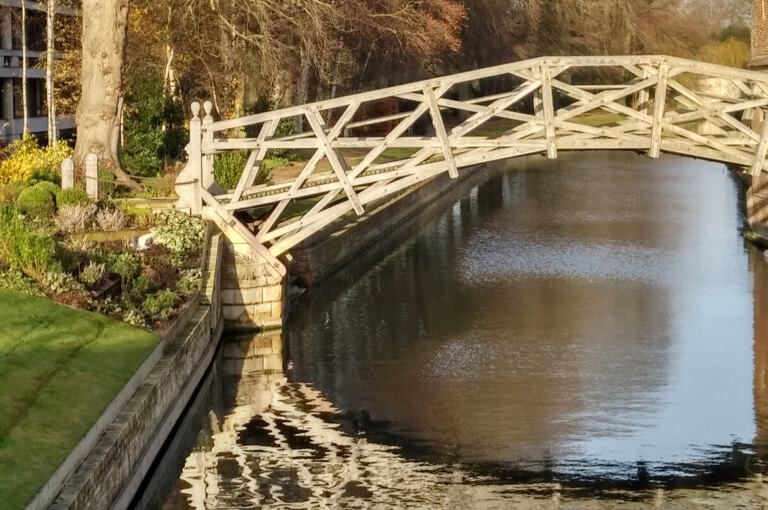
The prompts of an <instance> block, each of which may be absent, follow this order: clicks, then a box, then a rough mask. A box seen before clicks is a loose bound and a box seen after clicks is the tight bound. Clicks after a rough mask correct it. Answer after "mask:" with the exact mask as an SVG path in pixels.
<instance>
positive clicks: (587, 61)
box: [203, 55, 768, 132]
mask: <svg viewBox="0 0 768 510" xmlns="http://www.w3.org/2000/svg"><path fill="white" fill-rule="evenodd" d="M662 62H666V63H668V64H671V65H674V66H676V67H681V68H688V69H689V70H690V71H691V72H694V71H695V72H700V73H706V74H708V75H710V76H712V77H719V78H734V77H736V78H740V79H745V80H752V81H756V82H761V83H765V84H766V85H768V73H766V72H763V71H751V70H749V69H736V68H733V67H728V66H723V65H718V64H709V63H706V62H700V61H696V60H690V59H685V58H680V57H673V56H668V55H616V56H608V57H604V56H559V57H536V58H532V59H527V60H519V61H516V62H512V63H508V64H500V65H497V66H492V67H486V68H483V69H477V70H472V71H465V72H462V73H457V74H452V75H446V76H440V77H435V78H429V79H426V80H421V81H417V82H412V83H406V84H402V85H394V86H391V87H386V88H383V89H377V90H372V91H368V92H359V93H357V94H350V95H346V96H339V97H336V98H333V99H326V100H322V101H315V102H312V103H307V104H304V105H298V106H289V107H286V108H280V109H277V110H270V111H267V112H261V113H255V114H252V115H245V116H242V117H238V118H236V119H227V120H219V121H215V122H213V123H211V124H209V125H208V126H205V127H204V128H203V130H210V131H214V132H216V131H224V130H227V129H234V128H241V127H245V126H251V125H254V124H260V123H262V122H265V121H268V120H271V119H274V118H276V117H277V118H289V117H295V116H296V115H301V114H303V113H304V112H305V111H306V110H313V111H320V110H329V109H333V108H339V107H342V106H346V105H348V104H349V103H350V102H352V101H353V100H359V101H361V102H366V101H375V100H377V99H386V98H388V97H392V96H398V95H401V94H407V93H409V92H420V91H421V90H422V88H423V87H424V85H431V84H434V83H436V82H440V81H443V80H446V79H449V80H450V81H452V82H453V83H464V82H467V81H472V80H481V79H483V78H491V77H494V76H498V75H500V74H508V73H514V72H515V71H520V70H525V69H529V68H531V67H534V66H538V65H541V64H547V65H549V66H550V67H556V66H559V65H562V64H563V63H567V64H568V65H570V66H572V67H573V66H579V67H581V66H587V67H615V66H620V65H623V64H631V65H641V64H648V65H655V66H658V65H660V64H661V63H662Z"/></svg>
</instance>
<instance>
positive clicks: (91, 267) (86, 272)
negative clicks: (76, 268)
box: [78, 262, 107, 287]
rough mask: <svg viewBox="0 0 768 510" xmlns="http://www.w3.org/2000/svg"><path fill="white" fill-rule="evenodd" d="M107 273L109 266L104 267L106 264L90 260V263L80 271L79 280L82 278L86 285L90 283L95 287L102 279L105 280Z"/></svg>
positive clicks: (90, 285)
mask: <svg viewBox="0 0 768 510" xmlns="http://www.w3.org/2000/svg"><path fill="white" fill-rule="evenodd" d="M106 274H107V268H106V267H104V264H96V263H95V262H89V263H88V265H87V266H85V267H84V268H83V270H82V271H80V275H79V276H78V280H80V281H81V282H82V283H84V284H85V285H88V286H89V287H93V286H94V285H96V284H97V283H99V282H100V281H101V280H103V279H104V276H106Z"/></svg>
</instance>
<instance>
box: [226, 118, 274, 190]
mask: <svg viewBox="0 0 768 510" xmlns="http://www.w3.org/2000/svg"><path fill="white" fill-rule="evenodd" d="M279 123H280V121H279V120H277V119H272V120H268V121H266V122H265V123H264V125H263V126H261V131H260V132H259V138H258V141H257V143H260V144H263V142H264V141H265V140H266V139H267V138H269V137H270V136H272V135H274V134H275V131H277V126H278V125H279ZM268 150H269V149H267V148H266V147H264V146H257V147H256V148H254V150H253V151H251V154H250V156H248V162H247V163H246V164H245V169H244V170H243V175H241V176H240V180H239V181H237V187H236V188H235V192H234V194H233V195H232V201H233V202H237V201H238V200H240V198H242V196H243V191H244V190H245V188H247V187H248V186H250V185H251V184H253V181H254V180H255V179H256V175H257V174H258V173H259V168H261V162H262V161H264V158H265V157H266V156H267V151H268Z"/></svg>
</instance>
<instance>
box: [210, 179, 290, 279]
mask: <svg viewBox="0 0 768 510" xmlns="http://www.w3.org/2000/svg"><path fill="white" fill-rule="evenodd" d="M201 193H202V197H203V201H204V202H205V203H206V205H207V206H208V207H210V208H211V210H212V211H213V212H215V213H216V215H217V216H218V217H219V218H220V219H221V221H222V222H223V223H224V224H225V226H226V227H228V228H231V229H232V230H234V231H235V232H236V233H237V234H238V235H239V236H240V237H242V238H243V240H244V241H245V242H246V243H248V246H250V247H251V249H253V251H255V252H256V253H258V254H259V255H261V256H262V257H263V258H264V260H265V261H266V262H267V263H268V264H269V266H268V267H269V269H270V271H271V272H272V273H273V274H275V275H276V276H277V275H279V276H280V277H283V276H285V273H286V269H285V265H283V263H282V262H280V261H279V260H278V259H277V257H275V256H273V255H272V254H271V253H270V251H269V250H268V249H267V248H266V246H264V245H263V244H261V243H260V242H258V241H257V240H256V237H254V235H253V233H252V232H251V231H250V230H248V227H246V226H245V225H243V224H242V223H241V222H240V220H238V219H237V218H235V217H234V216H233V215H232V213H230V212H229V211H227V210H226V209H224V208H223V207H222V206H221V204H219V202H218V201H217V200H216V198H215V197H214V196H213V195H211V194H210V193H209V192H208V190H206V189H204V188H203V189H201Z"/></svg>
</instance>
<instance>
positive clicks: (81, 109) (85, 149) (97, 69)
mask: <svg viewBox="0 0 768 510" xmlns="http://www.w3.org/2000/svg"><path fill="white" fill-rule="evenodd" d="M128 4H129V0H83V2H82V11H81V12H82V18H83V19H82V24H83V31H82V71H81V86H82V95H81V96H80V102H79V104H78V106H77V113H76V122H77V143H76V145H75V156H74V157H75V160H76V162H78V163H79V164H80V165H82V163H83V162H84V161H85V158H86V156H87V155H88V154H89V153H94V154H96V155H97V156H98V157H99V163H100V165H101V166H102V167H104V168H108V169H109V170H111V171H112V172H113V173H114V174H115V176H116V177H117V178H118V180H119V181H121V182H123V183H125V184H127V185H129V186H132V187H136V186H138V185H137V184H136V183H135V182H134V181H132V180H131V178H130V177H129V176H128V174H126V173H125V172H124V171H123V170H122V169H121V168H120V164H119V162H118V159H117V154H115V149H114V147H115V144H114V143H113V142H114V137H115V129H114V128H115V126H116V125H117V122H118V120H119V117H118V105H119V103H120V98H121V96H122V90H123V74H122V67H123V57H124V53H125V36H126V29H127V23H128Z"/></svg>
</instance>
